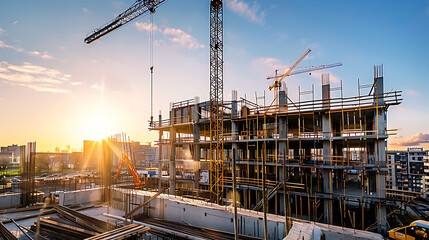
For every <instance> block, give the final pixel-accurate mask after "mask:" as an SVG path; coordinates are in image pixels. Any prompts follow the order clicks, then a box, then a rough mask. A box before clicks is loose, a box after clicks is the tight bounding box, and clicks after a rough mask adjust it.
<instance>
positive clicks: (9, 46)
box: [0, 41, 25, 52]
mask: <svg viewBox="0 0 429 240" xmlns="http://www.w3.org/2000/svg"><path fill="white" fill-rule="evenodd" d="M0 48H10V49H13V50H15V51H17V52H24V51H25V50H24V49H23V48H18V47H15V46H12V45H8V44H6V43H4V42H3V41H0Z"/></svg>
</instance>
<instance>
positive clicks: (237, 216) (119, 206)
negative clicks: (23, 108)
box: [0, 0, 421, 240]
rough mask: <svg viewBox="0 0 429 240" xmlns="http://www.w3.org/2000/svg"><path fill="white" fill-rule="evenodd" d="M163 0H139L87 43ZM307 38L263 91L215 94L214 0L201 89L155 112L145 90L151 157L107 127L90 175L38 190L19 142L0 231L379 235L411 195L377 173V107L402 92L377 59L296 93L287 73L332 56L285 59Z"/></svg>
mask: <svg viewBox="0 0 429 240" xmlns="http://www.w3.org/2000/svg"><path fill="white" fill-rule="evenodd" d="M164 2H165V1H162V0H161V1H151V0H144V1H143V0H142V1H140V0H139V1H137V2H136V3H134V4H133V5H132V6H131V7H130V8H129V9H128V10H126V11H125V12H123V13H121V14H120V15H118V16H117V17H116V18H115V19H114V20H113V21H111V22H109V23H107V24H106V25H103V26H102V27H100V28H98V29H96V30H94V31H93V32H91V33H90V34H89V35H88V36H87V38H86V39H85V43H88V44H89V43H91V42H93V41H95V40H97V39H99V38H101V37H103V36H104V35H106V34H108V33H110V32H112V31H114V30H115V29H117V28H119V27H121V26H122V25H124V24H126V23H128V22H130V21H132V20H133V19H135V18H136V17H138V16H141V15H142V14H145V13H150V14H153V13H154V12H155V9H157V8H158V7H159V6H161V4H163V3H164ZM151 44H153V43H151ZM310 52H311V49H308V50H307V51H305V52H304V54H303V55H302V56H301V57H299V58H298V60H297V61H296V62H295V63H294V64H293V65H292V67H290V68H288V69H283V70H279V71H275V75H274V76H271V77H268V79H269V80H272V84H270V85H269V86H268V89H269V90H271V91H273V93H274V94H273V96H274V97H273V98H272V99H268V97H267V96H265V94H264V95H262V96H257V95H256V96H255V98H254V99H253V98H252V99H250V98H247V97H246V96H239V94H238V91H239V90H238V91H236V90H233V91H232V93H231V99H225V98H224V89H223V85H224V84H223V62H224V59H223V2H222V1H221V0H211V1H210V95H209V100H206V101H200V97H190V98H189V99H186V100H183V101H179V102H174V103H172V104H171V105H170V109H169V113H168V115H167V116H162V115H161V114H160V115H159V116H155V118H154V117H153V106H152V102H151V115H152V116H151V119H150V120H149V125H148V128H149V130H150V131H154V132H157V133H158V139H157V141H155V144H156V145H157V146H158V151H159V152H158V156H159V161H158V168H156V169H154V168H151V169H145V170H146V172H145V174H139V173H138V171H137V170H136V168H135V167H134V164H135V163H134V161H133V154H132V153H131V147H130V145H131V140H130V138H129V137H127V135H126V134H124V133H123V134H118V135H113V136H111V137H109V138H107V139H104V140H102V142H101V150H100V152H99V153H98V156H99V159H98V170H97V171H96V173H95V174H94V176H92V177H91V178H90V179H91V180H90V186H91V187H87V186H86V185H85V186H84V185H82V186H83V187H78V188H76V187H75V188H74V189H72V188H66V187H64V189H63V190H64V191H59V192H58V191H57V193H55V194H50V195H49V196H48V197H43V194H42V193H40V191H38V190H37V189H38V187H37V186H36V184H35V173H34V156H33V153H34V152H35V144H32V143H29V144H28V145H27V147H26V148H23V149H22V150H21V155H22V156H26V157H25V159H24V160H23V161H22V166H21V169H22V170H21V173H22V174H21V183H20V186H19V188H20V192H19V193H17V194H14V195H13V194H9V195H7V194H6V195H4V196H3V198H4V199H3V201H4V202H5V203H6V202H7V203H10V204H4V205H5V206H3V205H2V208H3V209H5V210H3V212H0V220H1V224H0V238H3V239H71V240H75V239H290V240H296V239H305V240H307V239H308V240H310V239H314V240H316V239H384V238H385V237H386V236H387V234H388V231H389V230H390V229H392V228H394V227H398V226H397V225H396V223H395V219H393V220H392V219H391V218H392V217H394V216H395V215H396V214H401V211H402V210H404V209H406V206H407V204H409V203H410V202H412V201H413V200H415V199H416V198H418V197H419V196H420V195H421V194H418V193H415V192H409V191H404V190H393V189H389V188H388V187H387V186H386V179H387V178H388V171H389V167H388V162H387V161H386V146H387V139H388V138H389V136H390V135H394V134H395V130H394V129H393V130H391V129H388V127H387V126H388V125H387V119H388V117H387V116H388V110H389V108H390V107H395V106H396V105H399V104H401V102H402V100H403V99H402V92H401V91H400V90H398V91H396V90H392V91H388V92H386V91H385V86H386V85H388V79H384V77H383V66H382V65H380V66H374V75H373V78H372V79H364V80H358V81H357V83H353V84H356V85H357V89H356V90H357V91H356V92H357V93H358V94H357V95H355V96H344V95H343V82H342V81H340V82H335V83H331V80H330V74H329V73H326V72H324V73H323V74H321V79H320V80H319V81H320V83H321V84H320V85H321V88H319V89H317V88H315V87H314V85H312V86H302V89H311V90H305V91H303V90H302V89H301V86H300V87H299V89H298V94H297V96H298V99H294V98H293V97H291V96H292V95H295V94H290V92H291V90H290V89H288V87H287V81H286V79H287V77H288V76H291V75H296V74H302V73H311V72H315V71H320V72H323V71H326V69H329V68H334V67H339V66H341V65H342V63H334V64H329V65H320V66H316V67H308V68H300V69H296V67H297V66H298V65H299V64H300V63H301V62H302V61H303V59H305V58H306V57H307V56H308V55H309V54H310ZM150 70H151V71H153V67H151V69H150ZM152 80H153V79H152ZM347 82H350V81H347ZM151 87H152V86H151ZM151 91H152V90H151ZM334 93H335V94H334ZM319 95H320V96H321V98H320V99H317V98H316V97H315V96H319ZM334 95H335V97H333V96H334ZM204 97H205V96H202V98H204ZM151 98H152V96H151ZM152 101H153V100H152ZM56 181H59V182H60V183H63V184H64V185H66V184H69V183H64V182H65V181H66V180H65V179H59V180H58V179H57V180H56ZM67 181H70V180H67ZM88 181H89V180H88ZM78 183H79V184H81V183H82V181H81V180H78ZM70 184H71V183H70ZM70 184H69V185H70ZM73 184H74V185H75V186H76V182H74V183H73ZM73 184H71V185H73ZM79 186H80V185H79ZM398 211H399V212H398ZM416 239H417V238H416Z"/></svg>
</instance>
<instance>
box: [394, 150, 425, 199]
mask: <svg viewBox="0 0 429 240" xmlns="http://www.w3.org/2000/svg"><path fill="white" fill-rule="evenodd" d="M387 159H388V162H389V164H390V165H389V175H388V178H387V181H388V184H387V186H388V187H389V188H391V189H398V190H404V191H411V192H420V193H425V192H426V189H428V185H429V179H428V174H429V169H428V167H429V163H428V151H427V150H423V148H419V147H412V148H408V149H407V150H403V151H397V150H392V151H387Z"/></svg>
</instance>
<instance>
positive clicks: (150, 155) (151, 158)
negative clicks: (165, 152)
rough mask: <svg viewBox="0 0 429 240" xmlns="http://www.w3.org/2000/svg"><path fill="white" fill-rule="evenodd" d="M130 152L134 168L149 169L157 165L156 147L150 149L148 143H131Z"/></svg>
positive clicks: (150, 146)
mask: <svg viewBox="0 0 429 240" xmlns="http://www.w3.org/2000/svg"><path fill="white" fill-rule="evenodd" d="M131 152H132V154H133V161H134V162H135V165H136V167H151V166H155V165H156V164H157V159H158V158H157V157H158V147H152V145H151V144H150V143H148V144H140V142H132V143H131Z"/></svg>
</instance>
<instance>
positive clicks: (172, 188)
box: [169, 126, 176, 195]
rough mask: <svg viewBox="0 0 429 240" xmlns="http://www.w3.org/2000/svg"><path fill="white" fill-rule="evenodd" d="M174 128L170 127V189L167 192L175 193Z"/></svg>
mask: <svg viewBox="0 0 429 240" xmlns="http://www.w3.org/2000/svg"><path fill="white" fill-rule="evenodd" d="M175 143H176V129H175V128H174V126H172V127H171V128H170V161H169V172H170V179H169V180H170V190H169V194H171V195H175V194H176V146H175Z"/></svg>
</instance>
